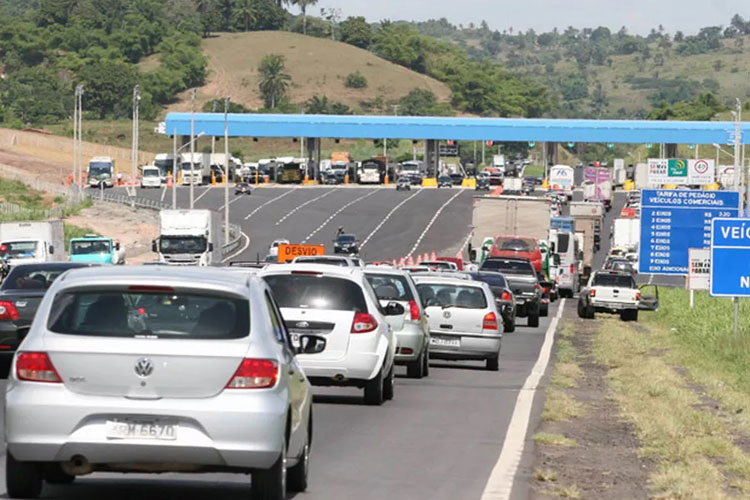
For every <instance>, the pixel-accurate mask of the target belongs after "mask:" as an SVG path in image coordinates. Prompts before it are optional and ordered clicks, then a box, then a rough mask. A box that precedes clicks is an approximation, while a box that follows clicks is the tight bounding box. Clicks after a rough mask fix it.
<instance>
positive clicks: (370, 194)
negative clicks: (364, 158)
mask: <svg viewBox="0 0 750 500" xmlns="http://www.w3.org/2000/svg"><path fill="white" fill-rule="evenodd" d="M377 192H378V190H377V189H373V190H372V191H370V192H368V193H367V194H366V195H364V196H360V197H359V198H356V199H354V200H352V201H350V202H349V203H347V204H346V205H344V206H342V207H341V208H339V209H338V210H336V211H335V212H334V213H333V214H332V215H331V216H330V217H328V218H327V219H326V220H325V222H323V224H321V225H320V226H318V228H317V229H316V230H315V231H313V232H312V233H310V234H308V235H307V238H305V239H304V240H302V241H301V243H302V244H303V245H304V244H305V243H307V242H308V241H309V240H310V238H312V237H313V236H315V235H316V234H318V232H319V231H320V230H321V229H323V228H324V227H326V226H327V225H328V223H329V222H331V221H332V220H333V219H335V218H336V216H337V215H338V214H340V213H341V212H343V211H344V210H346V209H347V208H349V207H350V206H352V205H354V204H355V203H357V202H358V201H362V200H364V199H365V198H367V197H368V196H372V195H374V194H375V193H377Z"/></svg>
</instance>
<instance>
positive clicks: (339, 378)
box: [333, 373, 346, 382]
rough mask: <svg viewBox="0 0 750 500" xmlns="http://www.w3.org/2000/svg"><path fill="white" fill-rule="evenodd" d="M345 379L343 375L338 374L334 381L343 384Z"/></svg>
mask: <svg viewBox="0 0 750 500" xmlns="http://www.w3.org/2000/svg"><path fill="white" fill-rule="evenodd" d="M345 378H346V377H345V376H344V375H343V374H342V373H338V374H336V376H334V377H333V380H335V381H336V382H341V381H342V380H344V379H345Z"/></svg>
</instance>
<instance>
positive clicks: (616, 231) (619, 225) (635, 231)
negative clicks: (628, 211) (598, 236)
mask: <svg viewBox="0 0 750 500" xmlns="http://www.w3.org/2000/svg"><path fill="white" fill-rule="evenodd" d="M640 240H641V220H640V219H625V218H621V219H615V223H614V227H613V229H612V247H613V248H615V247H618V248H627V249H630V250H635V249H636V248H638V243H640Z"/></svg>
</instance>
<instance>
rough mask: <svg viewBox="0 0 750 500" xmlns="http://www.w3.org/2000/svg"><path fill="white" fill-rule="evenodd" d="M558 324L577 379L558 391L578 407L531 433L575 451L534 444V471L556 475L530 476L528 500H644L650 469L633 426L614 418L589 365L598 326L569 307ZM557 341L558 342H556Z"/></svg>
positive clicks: (599, 375)
mask: <svg viewBox="0 0 750 500" xmlns="http://www.w3.org/2000/svg"><path fill="white" fill-rule="evenodd" d="M564 320H565V321H568V322H571V323H572V325H573V330H574V335H573V336H572V337H568V339H569V340H570V341H571V343H572V345H573V347H574V348H575V350H576V353H577V356H576V362H577V364H578V365H579V367H580V369H581V371H582V372H583V376H582V377H581V378H580V379H579V380H578V387H577V388H565V389H561V390H563V391H564V392H566V393H567V394H568V395H569V396H571V397H573V398H575V399H576V400H577V401H578V402H579V403H581V404H582V405H583V407H584V411H583V414H582V415H581V416H579V417H575V418H572V419H571V420H568V421H561V422H560V421H558V422H550V421H542V423H541V424H540V426H539V428H538V429H537V433H540V432H543V433H550V434H558V435H563V436H565V437H566V438H569V439H572V440H574V441H576V442H577V446H575V447H567V446H554V445H544V444H542V445H540V444H537V445H535V448H536V450H535V451H536V453H535V461H534V470H535V471H547V472H554V473H556V478H555V479H551V478H549V477H547V478H545V479H546V480H544V479H542V478H541V477H540V475H539V474H536V473H535V474H533V475H532V479H531V481H532V493H531V495H530V497H531V498H532V499H549V498H559V497H569V498H591V499H601V498H608V499H638V498H649V497H650V495H649V491H648V475H649V470H650V468H651V467H652V464H651V463H650V462H649V461H647V460H644V459H641V458H639V457H638V440H637V439H636V436H635V430H634V428H633V426H632V425H631V424H630V423H628V422H625V421H624V420H623V419H622V418H621V417H620V416H619V410H618V407H617V404H616V403H615V402H614V401H613V400H612V398H611V395H610V391H609V389H608V388H607V384H606V376H607V369H606V368H605V367H604V366H602V365H600V364H598V363H597V362H596V361H595V360H594V356H593V353H592V347H593V346H592V344H593V336H594V334H595V332H596V329H597V328H598V327H599V326H600V323H598V322H596V321H585V320H580V319H578V318H577V316H576V308H575V305H573V307H569V308H566V312H565V314H564ZM558 340H559V337H558Z"/></svg>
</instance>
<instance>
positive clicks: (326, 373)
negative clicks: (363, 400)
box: [297, 337, 395, 386]
mask: <svg viewBox="0 0 750 500" xmlns="http://www.w3.org/2000/svg"><path fill="white" fill-rule="evenodd" d="M352 343H353V341H352V342H350V344H349V349H348V351H347V352H346V354H344V356H343V357H341V358H338V359H331V360H328V359H320V355H318V354H310V355H305V354H301V355H299V356H298V357H297V359H298V361H299V364H300V366H301V367H302V370H303V371H304V372H305V375H307V377H308V379H309V380H310V383H311V384H313V385H354V386H360V385H362V383H363V382H365V381H367V380H371V379H373V378H375V377H376V376H377V374H378V372H379V371H380V368H381V367H382V366H383V364H384V363H385V361H386V360H387V359H388V360H392V359H393V354H392V353H391V354H390V355H388V349H389V343H388V340H387V339H386V338H385V337H381V338H380V339H379V340H378V344H377V347H376V349H375V350H364V349H362V350H358V349H357V348H356V346H352ZM391 349H392V350H394V351H395V345H394V346H392V347H391ZM324 352H325V351H324ZM388 356H390V357H388ZM386 368H389V367H386Z"/></svg>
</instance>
